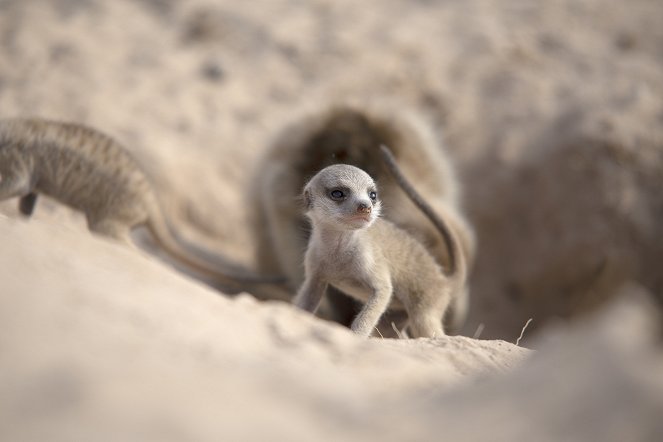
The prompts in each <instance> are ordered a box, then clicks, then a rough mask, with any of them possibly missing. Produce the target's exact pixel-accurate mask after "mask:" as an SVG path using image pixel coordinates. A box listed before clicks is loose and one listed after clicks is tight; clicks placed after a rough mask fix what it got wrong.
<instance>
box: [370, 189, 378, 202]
mask: <svg viewBox="0 0 663 442" xmlns="http://www.w3.org/2000/svg"><path fill="white" fill-rule="evenodd" d="M368 197H369V198H370V199H371V201H375V200H376V199H378V193H377V192H375V191H373V192H368Z"/></svg>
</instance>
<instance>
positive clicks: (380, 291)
mask: <svg viewBox="0 0 663 442" xmlns="http://www.w3.org/2000/svg"><path fill="white" fill-rule="evenodd" d="M391 296H392V287H391V284H382V285H380V286H378V287H376V288H375V289H374V291H373V295H372V296H371V297H370V298H369V299H368V301H367V302H366V304H364V308H362V309H361V311H360V312H359V314H358V315H357V317H356V318H355V319H354V321H352V325H351V327H350V328H351V329H352V331H353V332H355V333H356V334H358V335H360V336H366V337H368V336H370V335H371V333H372V332H373V330H374V329H375V327H376V326H377V324H378V321H380V317H381V316H382V315H383V314H384V312H385V311H386V310H387V307H389V303H390V302H391Z"/></svg>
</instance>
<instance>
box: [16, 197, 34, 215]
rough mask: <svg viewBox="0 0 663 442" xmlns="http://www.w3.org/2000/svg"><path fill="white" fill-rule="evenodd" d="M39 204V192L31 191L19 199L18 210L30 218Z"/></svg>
mask: <svg viewBox="0 0 663 442" xmlns="http://www.w3.org/2000/svg"><path fill="white" fill-rule="evenodd" d="M36 204H37V194H36V193H35V192H30V193H28V194H27V195H24V196H22V197H21V199H20V200H18V210H19V211H20V212H21V214H23V215H24V216H27V217H28V218H29V217H30V216H32V213H33V212H34V210H35V205H36Z"/></svg>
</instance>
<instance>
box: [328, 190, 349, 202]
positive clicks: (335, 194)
mask: <svg viewBox="0 0 663 442" xmlns="http://www.w3.org/2000/svg"><path fill="white" fill-rule="evenodd" d="M329 196H331V198H332V199H333V200H341V199H343V197H345V194H344V193H343V191H342V190H338V189H335V190H332V191H331V192H329Z"/></svg>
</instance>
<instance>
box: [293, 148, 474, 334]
mask: <svg viewBox="0 0 663 442" xmlns="http://www.w3.org/2000/svg"><path fill="white" fill-rule="evenodd" d="M383 155H385V157H386V162H387V163H388V167H390V170H393V173H394V174H395V175H396V178H397V179H398V180H399V181H400V180H404V177H403V176H402V174H401V173H400V170H398V169H397V166H396V164H395V162H394V161H393V157H391V154H390V152H389V151H388V150H387V149H386V148H383ZM405 186H406V187H407V190H406V192H407V194H408V195H411V196H412V198H413V199H414V202H415V204H417V206H419V205H421V204H423V205H425V203H424V202H423V200H422V199H421V198H420V197H419V195H417V194H416V192H414V189H412V188H411V186H409V183H407V182H405ZM304 201H305V203H306V207H307V212H306V214H307V216H308V217H309V219H310V220H311V224H312V226H313V230H312V232H311V238H310V240H309V244H308V247H307V249H306V254H305V261H304V266H305V275H306V279H305V281H304V283H303V284H302V286H301V288H300V289H299V292H298V293H297V296H296V297H295V299H294V301H293V302H294V304H295V305H297V306H298V307H300V308H302V309H304V310H307V311H309V312H314V311H315V310H316V309H317V307H318V305H319V304H320V301H321V300H322V297H323V295H324V294H325V292H326V290H327V287H328V286H332V287H335V288H337V289H339V290H341V291H343V292H344V293H347V294H348V295H350V296H352V297H354V298H356V299H358V300H360V301H362V302H364V307H363V308H362V310H361V311H360V313H359V314H358V315H357V317H356V318H355V319H354V320H353V322H352V325H351V329H352V330H353V331H354V332H355V333H357V334H359V335H362V336H369V335H370V334H371V333H372V331H373V329H374V328H375V327H376V325H377V323H378V321H379V319H380V317H381V316H382V314H383V313H384V312H385V311H386V310H387V309H388V308H390V309H401V310H405V311H406V312H407V315H408V322H409V324H408V325H409V332H410V335H411V336H412V337H415V338H418V337H429V338H430V337H436V336H438V337H439V336H443V335H444V329H443V327H442V319H443V316H444V314H445V312H446V310H447V307H448V306H449V304H450V303H451V301H452V300H453V299H454V298H457V297H458V296H459V294H460V293H459V292H460V289H461V288H462V287H463V285H464V282H465V277H466V265H465V260H464V258H463V255H462V253H461V251H460V246H459V244H458V242H457V241H456V239H455V237H454V235H453V234H452V233H451V232H450V231H449V229H448V228H447V226H446V225H445V223H444V221H443V220H442V219H440V218H438V217H437V215H435V212H433V211H432V210H430V209H427V210H426V215H427V216H431V217H433V218H432V221H433V222H434V224H435V226H436V227H437V228H438V229H439V230H440V233H441V234H442V236H443V238H444V241H445V242H446V243H447V244H448V247H449V255H450V258H451V259H450V261H451V266H450V268H449V270H448V272H447V273H446V274H445V273H444V272H443V270H442V268H441V267H440V266H439V264H438V263H437V262H436V261H435V259H434V258H433V256H432V255H431V254H430V253H428V251H427V250H426V249H425V247H424V246H423V245H422V244H421V243H420V242H419V241H417V240H416V239H414V238H413V237H412V236H411V235H410V234H408V233H407V232H405V231H404V230H402V229H400V228H398V227H396V226H395V225H394V224H392V223H391V222H389V221H387V220H384V219H380V218H379V215H380V211H381V208H382V205H381V201H380V199H379V198H378V190H377V186H376V184H375V181H374V180H373V179H372V178H371V177H370V175H368V174H367V173H366V172H364V171H363V170H361V169H359V168H357V167H354V166H350V165H345V164H337V165H332V166H328V167H326V168H324V169H323V170H321V171H320V172H318V173H317V174H316V175H315V176H314V177H313V178H312V179H311V180H310V181H309V182H308V184H306V186H305V188H304Z"/></svg>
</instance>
